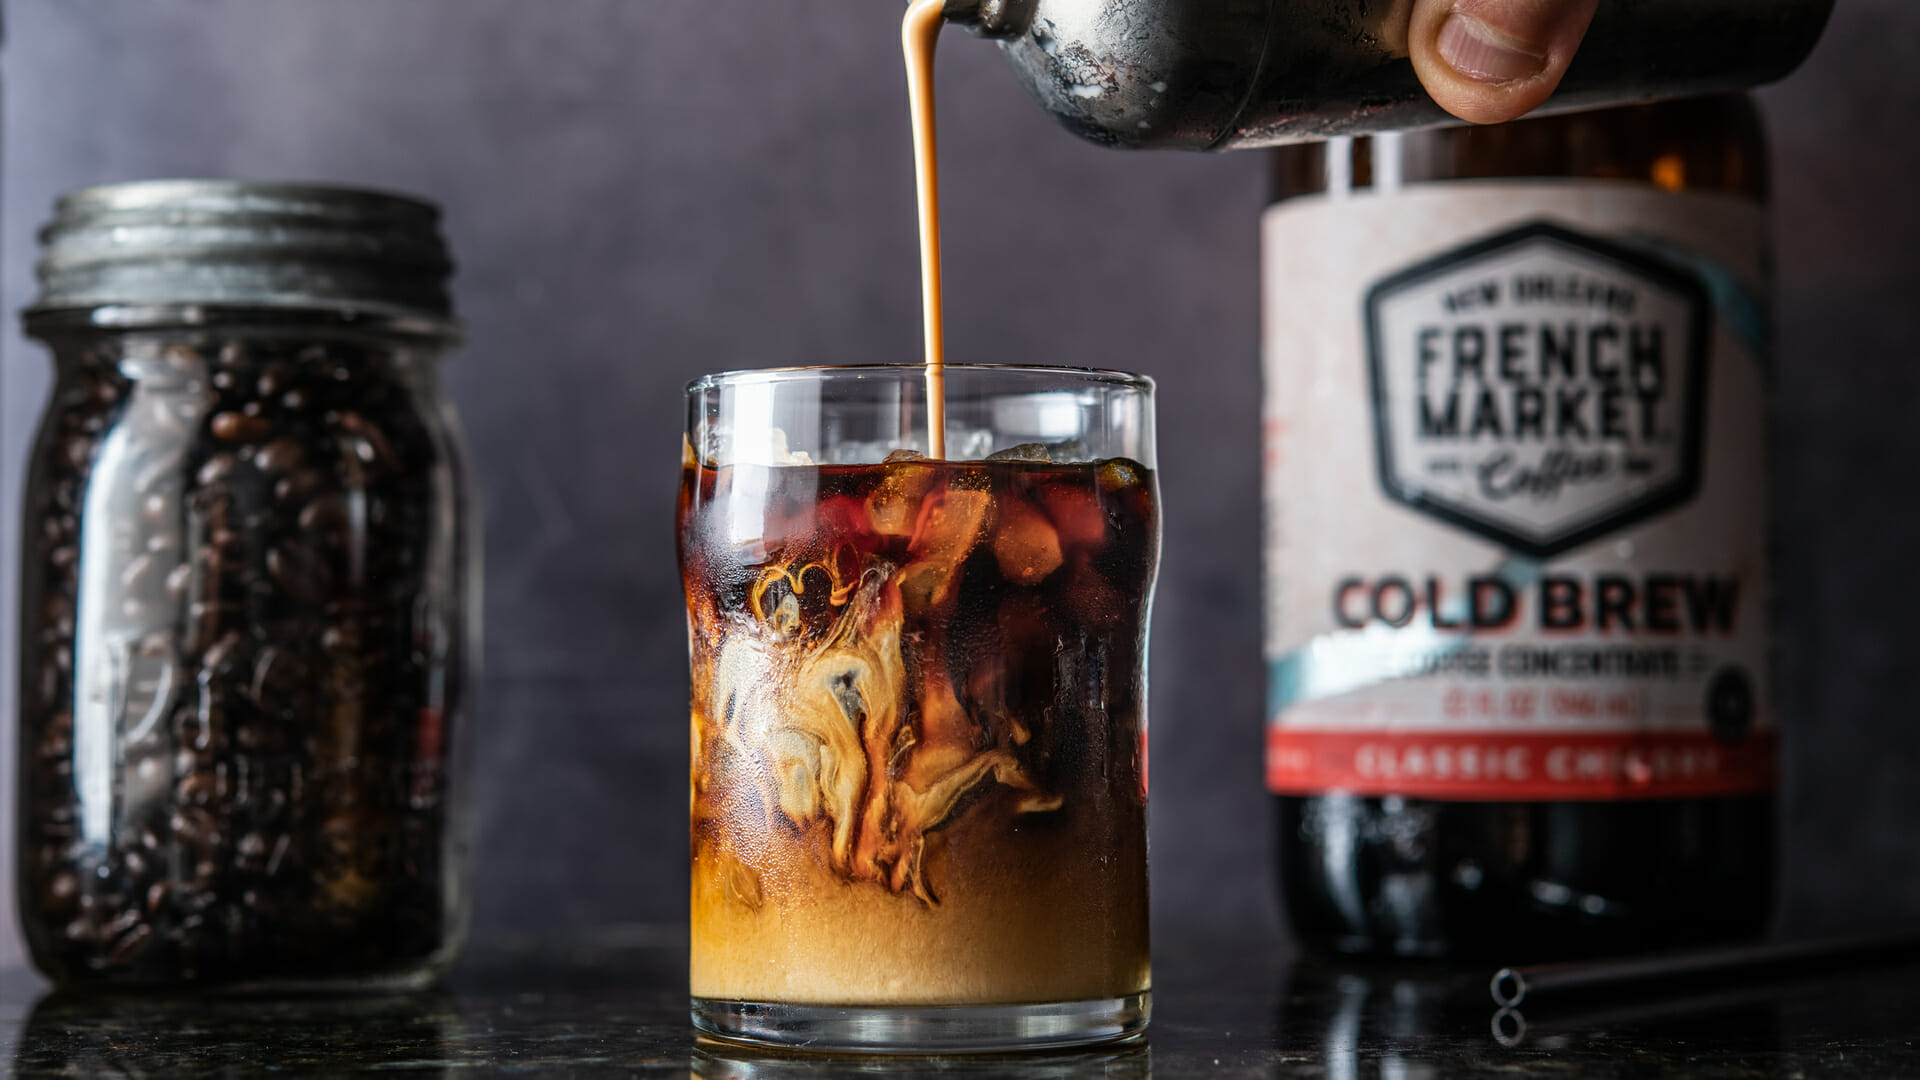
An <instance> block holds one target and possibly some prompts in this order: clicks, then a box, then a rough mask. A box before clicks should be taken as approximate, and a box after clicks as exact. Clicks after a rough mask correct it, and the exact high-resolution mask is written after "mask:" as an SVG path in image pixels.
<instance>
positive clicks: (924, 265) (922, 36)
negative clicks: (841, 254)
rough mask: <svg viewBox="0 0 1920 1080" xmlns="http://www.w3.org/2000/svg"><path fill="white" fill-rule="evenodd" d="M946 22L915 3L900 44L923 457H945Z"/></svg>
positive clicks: (919, 0)
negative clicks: (941, 96)
mask: <svg viewBox="0 0 1920 1080" xmlns="http://www.w3.org/2000/svg"><path fill="white" fill-rule="evenodd" d="M946 24H947V18H946V0H914V2H913V4H912V6H911V7H909V8H907V18H906V22H905V24H904V25H903V26H902V27H901V35H900V36H901V40H902V43H903V44H904V45H905V46H906V53H907V99H908V103H909V104H910V106H911V107H912V111H913V162H914V174H915V177H916V179H917V181H918V192H919V197H920V198H919V204H920V288H921V296H922V303H923V305H924V308H925V316H926V326H927V456H928V457H932V458H936V459H941V458H945V457H946V456H947V385H946V384H947V374H946V363H947V356H946V353H947V346H946V321H945V315H944V308H945V305H944V298H943V296H942V294H941V280H940V168H939V159H938V139H937V138H936V135H935V129H934V122H933V53H934V47H935V46H936V45H938V44H939V43H940V31H941V29H942V28H943V27H945V26H946Z"/></svg>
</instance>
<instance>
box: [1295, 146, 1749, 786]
mask: <svg viewBox="0 0 1920 1080" xmlns="http://www.w3.org/2000/svg"><path fill="white" fill-rule="evenodd" d="M1765 235H1766V229H1765V222H1764V216H1763V210H1762V209H1761V208H1760V207H1759V206H1758V205H1756V204H1754V203H1752V202H1748V201H1745V200H1739V199H1733V198H1727V197H1722V196H1706V195H1696V194H1672V193H1666V192H1661V191H1658V190H1656V189H1653V188H1650V187H1646V186H1644V185H1638V184H1627V183H1612V182H1604V181H1572V180H1569V181H1539V180H1530V181H1519V182H1516V181H1472V182H1456V183H1446V184H1432V185H1414V186H1410V187H1406V188H1402V189H1399V190H1397V191H1392V192H1370V193H1361V194H1355V195H1350V196H1344V197H1343V196H1320V197H1314V198H1306V199H1296V200H1290V201H1288V202H1285V203H1282V204H1280V205H1278V206H1275V207H1274V208H1272V209H1271V210H1269V211H1268V214H1267V219H1266V225H1265V249H1266V275H1265V277H1266V283H1265V290H1266V305H1265V307H1266V328H1265V353H1266V361H1265V367H1266V403H1265V422H1266V470H1265V476H1266V492H1265V505H1266V570H1267V573H1266V588H1267V597H1266V602H1267V610H1266V621H1267V658H1268V665H1269V681H1270V701H1269V711H1268V715H1269V718H1270V723H1269V729H1268V743H1267V777H1268V784H1269V786H1270V787H1271V789H1272V790H1273V791H1275V792H1276V793H1281V794H1309V793H1317V792H1323V791H1329V790H1340V791H1350V792H1354V793H1357V794H1371V795H1383V794H1399V795H1408V796H1414V797H1421V798H1438V799H1463V800H1466V799H1472V800H1501V799H1523V800H1541V799H1552V800H1563V799H1628V798H1668V797H1687V796H1702V795H1732V794H1741V793H1752V792H1764V791H1771V790H1773V788H1774V787H1775V784H1776V774H1777V764H1776V762H1777V752H1776V743H1777V738H1776V728H1775V718H1774V708H1773V687H1772V685H1771V679H1770V674H1771V672H1770V663H1769V662H1770V653H1771V648H1772V638H1771V625H1770V624H1771V618H1772V610H1771V609H1772V602H1773V598H1772V594H1771V580H1770V570H1771V567H1770V561H1769V559H1770V551H1769V540H1770V533H1769V530H1770V522H1771V518H1770V505H1771V504H1770V499H1771V491H1770V487H1769V485H1770V483H1771V469H1770V453H1771V447H1770V437H1769V428H1770V404H1771V401H1770V389H1771V376H1770V372H1769V371H1767V370H1766V367H1765V364H1766V359H1767V354H1768V342H1767V332H1768V325H1767V314H1766V312H1767V298H1766V296H1765V293H1764V291H1763V290H1764V281H1765V277H1764V267H1765V260H1766V249H1765Z"/></svg>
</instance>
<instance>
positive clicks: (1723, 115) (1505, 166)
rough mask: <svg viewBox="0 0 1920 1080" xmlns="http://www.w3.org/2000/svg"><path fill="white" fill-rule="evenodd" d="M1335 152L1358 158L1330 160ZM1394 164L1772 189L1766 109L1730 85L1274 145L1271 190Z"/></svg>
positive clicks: (1464, 173) (1364, 183) (1439, 174)
mask: <svg viewBox="0 0 1920 1080" xmlns="http://www.w3.org/2000/svg"><path fill="white" fill-rule="evenodd" d="M1330 155H1351V159H1350V161H1338V160H1331V161H1330V157H1329V156H1330ZM1389 158H1391V160H1388V159H1389ZM1330 165H1335V166H1339V167H1337V168H1330V167H1329V166H1330ZM1388 171H1392V172H1393V173H1394V174H1395V175H1397V176H1398V177H1399V179H1400V181H1401V182H1402V183H1431V182H1444V181H1451V180H1491V179H1526V178H1559V179H1588V180H1618V181H1624V182H1630V183H1644V184H1648V185H1651V186H1653V187H1656V188H1659V189H1661V190H1666V191H1676V192H1677V191H1690V192H1700V193H1717V194H1726V195H1734V196H1739V197H1744V198H1749V199H1753V200H1755V201H1764V200H1765V199H1766V198H1767V195H1768V175H1767V148H1766V135H1765V128H1764V124H1763V122H1762V120H1761V117H1760V114H1759V110H1758V109H1757V108H1756V107H1755V106H1754V104H1753V102H1752V100H1751V99H1750V98H1749V97H1748V96H1746V95H1744V94H1729V95H1721V96H1716V97H1706V98H1689V99H1682V100H1679V101H1671V102H1662V103H1658V104H1652V105H1634V106H1627V107H1623V108H1615V109H1603V110H1599V111H1597V112H1589V113H1576V114H1568V115H1562V116H1549V117H1541V118H1536V119H1528V120H1520V121H1516V122H1514V123H1509V124H1497V125H1490V126H1484V127H1451V128H1441V129H1435V130H1429V131H1417V132H1409V133H1407V134H1405V135H1402V136H1399V137H1397V138H1395V137H1388V138H1379V137H1372V138H1354V139H1335V140H1330V141H1328V142H1325V143H1318V144H1312V145H1303V146H1291V147H1285V148H1282V149H1280V150H1277V151H1275V152H1274V156H1273V165H1272V172H1271V178H1272V198H1273V200H1274V201H1276V202H1277V201H1280V200H1283V199H1288V198H1293V197H1296V196H1301V195H1311V194H1318V193H1321V192H1325V191H1328V190H1329V189H1330V188H1329V185H1330V183H1331V184H1333V185H1335V186H1339V185H1341V184H1345V183H1350V184H1351V186H1352V187H1353V188H1355V189H1363V188H1370V187H1372V186H1373V185H1374V183H1375V178H1376V176H1379V175H1382V174H1384V173H1386V172H1388Z"/></svg>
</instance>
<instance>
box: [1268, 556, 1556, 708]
mask: <svg viewBox="0 0 1920 1080" xmlns="http://www.w3.org/2000/svg"><path fill="white" fill-rule="evenodd" d="M1544 569H1545V564H1544V563H1542V562H1541V561H1540V560H1538V559H1528V558H1524V557H1521V556H1517V555H1516V556H1512V557H1510V558H1508V559H1506V560H1505V561H1503V562H1502V563H1501V564H1500V565H1499V566H1497V567H1494V569H1493V574H1492V576H1493V577H1495V578H1497V579H1499V580H1500V581H1501V582H1502V583H1504V584H1505V585H1507V586H1508V587H1509V588H1511V589H1513V590H1514V591H1515V592H1524V591H1525V590H1526V589H1527V587H1528V586H1531V585H1534V584H1536V583H1538V582H1539V580H1540V575H1541V571H1542V570H1544ZM1467 603H1468V598H1467V597H1466V596H1465V595H1464V594H1463V595H1461V596H1457V597H1455V598H1454V599H1453V600H1452V601H1451V602H1449V603H1448V604H1447V605H1446V610H1445V612H1444V614H1445V616H1446V618H1447V619H1448V620H1455V619H1465V618H1466V615H1467V611H1466V605H1467ZM1473 642H1474V638H1473V637H1472V635H1470V634H1464V633H1457V632H1441V631H1438V630H1435V629H1433V628H1432V627H1431V626H1422V627H1413V626H1409V627H1405V628H1402V629H1394V628H1392V627H1386V626H1378V627H1369V628H1367V629H1364V630H1344V631H1340V632H1338V633H1332V634H1322V635H1321V636H1319V637H1317V638H1314V639H1313V640H1312V641H1309V642H1307V643H1306V644H1305V645H1304V646H1302V647H1300V648H1298V649H1295V650H1294V651H1293V652H1290V653H1288V654H1286V655H1285V656H1281V657H1276V658H1274V659H1272V660H1269V661H1267V718H1268V721H1269V722H1270V723H1277V722H1278V721H1279V719H1280V714H1281V713H1282V712H1285V711H1286V710H1287V709H1288V708H1290V707H1292V706H1294V705H1298V704H1300V703H1301V702H1305V701H1323V700H1325V699H1327V698H1333V697H1339V696H1341V695H1342V694H1350V693H1352V692H1354V691H1355V690H1363V689H1365V688H1367V687H1369V686H1377V685H1379V684H1381V683H1384V682H1390V681H1392V680H1394V679H1399V678H1404V677H1405V676H1406V674H1407V673H1408V672H1409V671H1410V670H1414V665H1416V664H1418V663H1420V662H1422V661H1424V660H1427V659H1430V658H1432V657H1435V656H1445V655H1447V654H1449V653H1454V652H1458V651H1460V650H1462V649H1465V648H1466V647H1468V646H1469V645H1472V644H1473Z"/></svg>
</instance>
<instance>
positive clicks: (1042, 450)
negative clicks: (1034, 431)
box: [987, 442, 1053, 461]
mask: <svg viewBox="0 0 1920 1080" xmlns="http://www.w3.org/2000/svg"><path fill="white" fill-rule="evenodd" d="M987 460H988V461H1052V460H1053V457H1052V455H1051V454H1049V453H1048V452H1047V445H1046V444H1045V443H1037V442H1030V443H1021V444H1020V445H1019V446H1009V447H1007V448H1006V449H1005V450H998V451H995V452H994V453H991V454H988V455H987Z"/></svg>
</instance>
